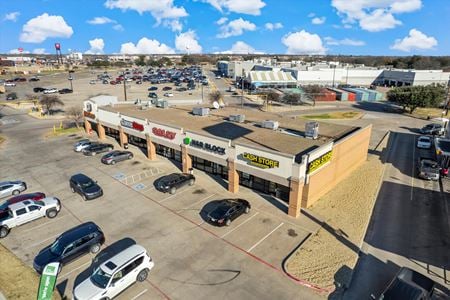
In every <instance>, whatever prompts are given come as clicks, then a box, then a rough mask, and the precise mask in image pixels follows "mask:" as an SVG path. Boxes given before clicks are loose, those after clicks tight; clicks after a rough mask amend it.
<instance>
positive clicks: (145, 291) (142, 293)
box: [131, 289, 148, 300]
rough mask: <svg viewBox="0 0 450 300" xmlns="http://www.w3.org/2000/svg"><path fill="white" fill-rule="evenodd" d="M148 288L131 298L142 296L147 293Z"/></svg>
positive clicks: (132, 299) (133, 299)
mask: <svg viewBox="0 0 450 300" xmlns="http://www.w3.org/2000/svg"><path fill="white" fill-rule="evenodd" d="M147 291H148V289H145V290H143V291H142V292H140V293H139V294H137V295H136V296H134V297H133V298H131V300H136V299H137V298H139V297H140V296H142V295H144V294H145V293H147Z"/></svg>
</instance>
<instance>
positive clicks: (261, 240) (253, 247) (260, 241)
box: [247, 222, 284, 252]
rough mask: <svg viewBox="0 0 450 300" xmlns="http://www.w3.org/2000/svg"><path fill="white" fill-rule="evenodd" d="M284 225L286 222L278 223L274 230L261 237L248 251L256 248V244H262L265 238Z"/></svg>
mask: <svg viewBox="0 0 450 300" xmlns="http://www.w3.org/2000/svg"><path fill="white" fill-rule="evenodd" d="M283 225H284V222H282V223H281V224H280V225H278V226H277V227H276V228H275V229H274V230H272V231H271V232H269V233H268V234H266V236H265V237H263V238H262V239H260V240H259V241H258V242H257V243H256V244H254V245H253V246H252V247H250V249H248V250H247V252H251V251H252V250H253V249H255V247H256V246H258V245H259V244H261V243H262V242H263V241H264V240H265V239H267V238H268V237H269V236H270V235H271V234H272V233H274V232H275V231H276V230H277V229H278V228H280V227H281V226H283Z"/></svg>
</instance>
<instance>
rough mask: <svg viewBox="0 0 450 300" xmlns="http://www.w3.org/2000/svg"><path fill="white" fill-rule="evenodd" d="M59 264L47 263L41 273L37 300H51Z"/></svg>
mask: <svg viewBox="0 0 450 300" xmlns="http://www.w3.org/2000/svg"><path fill="white" fill-rule="evenodd" d="M58 270H59V263H57V262H56V263H49V264H48V265H46V266H45V268H44V270H43V271H42V275H41V280H40V282H39V290H38V295H37V299H38V300H51V299H52V295H53V290H54V289H55V284H56V279H57V277H58Z"/></svg>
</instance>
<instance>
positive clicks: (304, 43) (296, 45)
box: [281, 30, 326, 54]
mask: <svg viewBox="0 0 450 300" xmlns="http://www.w3.org/2000/svg"><path fill="white" fill-rule="evenodd" d="M281 42H282V43H283V44H284V45H285V46H286V47H287V51H286V52H287V54H325V52H326V49H325V47H324V46H323V44H322V39H321V38H320V36H319V35H317V34H314V33H309V32H307V31H305V30H302V31H298V32H293V33H292V32H291V33H288V34H286V35H285V36H284V37H283V38H282V39H281Z"/></svg>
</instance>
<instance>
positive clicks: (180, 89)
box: [176, 87, 187, 92]
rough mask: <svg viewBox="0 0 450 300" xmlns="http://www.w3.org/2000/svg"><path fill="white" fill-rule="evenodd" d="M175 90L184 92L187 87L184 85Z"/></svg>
mask: <svg viewBox="0 0 450 300" xmlns="http://www.w3.org/2000/svg"><path fill="white" fill-rule="evenodd" d="M176 91H177V92H186V91H187V88H185V87H179V88H177V89H176Z"/></svg>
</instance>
